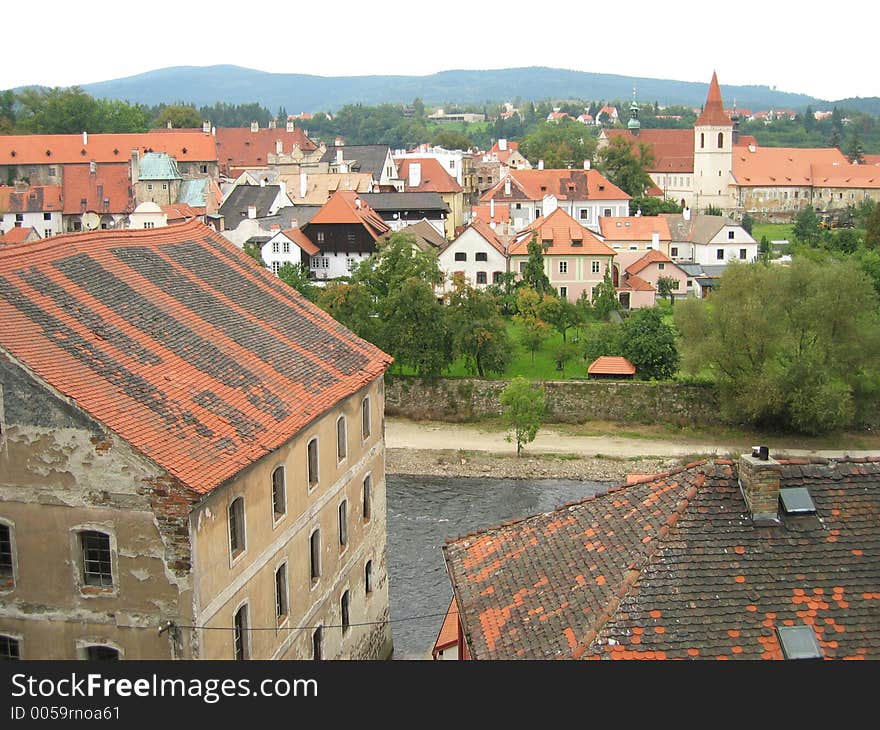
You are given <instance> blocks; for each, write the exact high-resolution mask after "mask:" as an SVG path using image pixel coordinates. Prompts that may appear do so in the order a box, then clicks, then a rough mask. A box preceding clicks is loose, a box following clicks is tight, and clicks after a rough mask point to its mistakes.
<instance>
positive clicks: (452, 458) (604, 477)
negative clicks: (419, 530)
mask: <svg viewBox="0 0 880 730" xmlns="http://www.w3.org/2000/svg"><path fill="white" fill-rule="evenodd" d="M681 463H682V461H681V460H680V459H677V458H668V459H597V458H586V457H585V458H575V457H570V456H565V457H561V456H559V455H555V454H529V455H527V456H521V457H516V456H510V455H506V454H491V453H485V452H473V451H459V450H454V449H407V448H387V449H386V450H385V471H386V472H388V473H389V474H414V475H423V476H445V477H495V478H511V479H580V480H587V481H608V482H623V481H625V480H626V475H627V474H655V473H657V472H663V471H668V470H670V469H673V468H675V467H676V466H678V465H680V464H681Z"/></svg>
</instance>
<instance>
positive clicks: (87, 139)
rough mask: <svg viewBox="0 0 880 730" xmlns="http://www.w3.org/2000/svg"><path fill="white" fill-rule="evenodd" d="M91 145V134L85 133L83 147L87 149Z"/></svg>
mask: <svg viewBox="0 0 880 730" xmlns="http://www.w3.org/2000/svg"><path fill="white" fill-rule="evenodd" d="M88 143H89V133H88V132H83V147H85V146H86V145H87V144H88Z"/></svg>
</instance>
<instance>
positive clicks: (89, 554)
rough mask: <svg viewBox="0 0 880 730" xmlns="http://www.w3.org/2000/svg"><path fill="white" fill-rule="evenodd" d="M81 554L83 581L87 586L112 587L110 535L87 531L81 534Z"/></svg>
mask: <svg viewBox="0 0 880 730" xmlns="http://www.w3.org/2000/svg"><path fill="white" fill-rule="evenodd" d="M80 538H81V540H82V554H83V581H84V582H85V584H86V585H87V586H100V587H102V588H106V587H108V586H112V585H113V567H112V560H111V557H110V535H107V534H105V533H103V532H95V531H92V530H87V531H85V532H83V533H81V535H80Z"/></svg>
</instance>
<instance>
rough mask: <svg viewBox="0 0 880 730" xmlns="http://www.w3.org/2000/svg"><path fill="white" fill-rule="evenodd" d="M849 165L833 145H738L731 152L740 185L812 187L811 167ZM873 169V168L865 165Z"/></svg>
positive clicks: (735, 174) (735, 176)
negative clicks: (807, 146) (750, 147)
mask: <svg viewBox="0 0 880 730" xmlns="http://www.w3.org/2000/svg"><path fill="white" fill-rule="evenodd" d="M829 166H837V167H839V168H843V167H850V165H849V162H848V160H847V159H846V157H844V155H843V153H842V152H841V151H840V150H839V149H837V148H835V147H819V148H817V147H810V148H799V147H756V148H755V151H754V152H752V151H751V150H750V149H749V148H748V147H737V148H736V149H735V150H734V152H733V176H734V178H735V179H736V182H737V184H739V185H742V186H760V187H767V186H770V187H786V186H792V187H797V186H811V185H816V184H818V183H816V182H815V181H814V170H813V168H814V167H819V168H822V169H826V168H827V167H829ZM868 169H871V170H873V168H868Z"/></svg>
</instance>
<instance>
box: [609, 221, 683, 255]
mask: <svg viewBox="0 0 880 730" xmlns="http://www.w3.org/2000/svg"><path fill="white" fill-rule="evenodd" d="M599 231H600V232H601V233H602V236H604V238H605V242H606V243H607V244H608V245H609V246H611V247H612V248H614V247H615V246H614V244H615V243H618V244H621V245H623V244H626V246H627V247H628V246H629V244H639V243H641V244H643V245H642V248H644V245H645V244H650V245H653V246H654V247H655V248H657V247H664V246H668V245H669V242H670V241H671V240H672V234H671V233H670V232H669V224H668V223H667V222H666V219H665V218H663V217H662V216H649V215H631V216H626V217H620V216H618V217H615V216H608V217H604V216H603V217H602V218H600V219H599Z"/></svg>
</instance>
